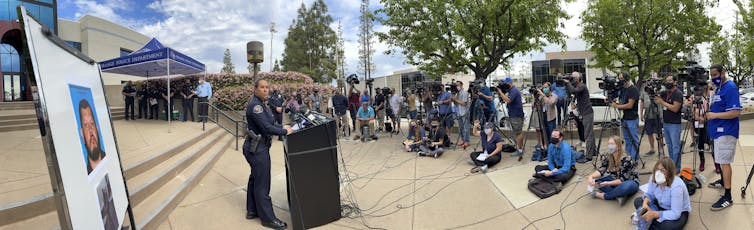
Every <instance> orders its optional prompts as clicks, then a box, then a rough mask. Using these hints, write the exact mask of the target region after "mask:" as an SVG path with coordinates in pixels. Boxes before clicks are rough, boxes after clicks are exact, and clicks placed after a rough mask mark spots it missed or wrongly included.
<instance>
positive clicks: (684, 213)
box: [634, 157, 691, 229]
mask: <svg viewBox="0 0 754 230" xmlns="http://www.w3.org/2000/svg"><path fill="white" fill-rule="evenodd" d="M653 170H654V175H653V176H651V177H650V178H649V188H648V189H647V192H646V193H644V196H642V197H639V198H636V200H634V207H635V208H636V209H640V208H642V209H646V210H647V211H646V212H644V214H642V215H641V218H642V219H643V220H644V221H646V223H651V225H650V227H649V229H682V228H683V226H684V225H686V221H687V220H688V218H689V212H690V211H691V200H690V199H689V192H688V190H687V189H686V184H685V183H684V182H683V180H681V178H680V177H678V176H676V175H675V172H676V170H675V163H674V162H673V160H671V159H670V158H668V157H663V158H662V159H660V160H659V161H657V163H656V164H655V166H654V168H653Z"/></svg>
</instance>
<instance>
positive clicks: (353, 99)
mask: <svg viewBox="0 0 754 230" xmlns="http://www.w3.org/2000/svg"><path fill="white" fill-rule="evenodd" d="M350 92H351V94H350V95H349V96H348V112H349V113H350V114H351V127H352V129H351V131H355V130H356V111H357V110H359V107H361V103H360V102H359V90H358V89H356V87H354V85H353V84H351V90H350Z"/></svg>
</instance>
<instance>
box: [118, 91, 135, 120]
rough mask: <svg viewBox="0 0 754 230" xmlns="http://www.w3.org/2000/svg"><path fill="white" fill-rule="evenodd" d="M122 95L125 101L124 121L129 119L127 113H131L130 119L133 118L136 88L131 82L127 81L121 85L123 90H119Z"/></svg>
mask: <svg viewBox="0 0 754 230" xmlns="http://www.w3.org/2000/svg"><path fill="white" fill-rule="evenodd" d="M121 94H123V96H124V97H125V101H126V121H127V120H128V119H129V118H128V117H129V116H128V115H129V114H130V115H131V118H130V119H131V120H135V119H134V96H136V89H134V87H133V82H131V81H128V83H126V86H124V87H123V91H122V92H121Z"/></svg>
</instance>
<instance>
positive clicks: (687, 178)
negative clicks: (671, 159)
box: [679, 168, 702, 196]
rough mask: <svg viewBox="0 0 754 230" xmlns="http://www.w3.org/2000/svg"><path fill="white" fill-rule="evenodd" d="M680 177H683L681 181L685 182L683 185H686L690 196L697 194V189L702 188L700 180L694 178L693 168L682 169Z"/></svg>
mask: <svg viewBox="0 0 754 230" xmlns="http://www.w3.org/2000/svg"><path fill="white" fill-rule="evenodd" d="M679 176H680V177H681V180H683V183H684V184H685V185H686V190H688V192H689V196H691V195H694V193H696V189H698V188H701V187H702V185H701V183H699V180H697V179H696V177H694V174H693V172H692V171H691V168H683V169H681V174H680V175H679Z"/></svg>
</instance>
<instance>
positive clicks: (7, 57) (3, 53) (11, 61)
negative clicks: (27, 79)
mask: <svg viewBox="0 0 754 230" xmlns="http://www.w3.org/2000/svg"><path fill="white" fill-rule="evenodd" d="M0 63H2V66H0V68H2V70H0V71H2V72H20V71H21V64H20V63H19V58H18V52H17V51H16V48H13V46H11V45H9V44H0Z"/></svg>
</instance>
